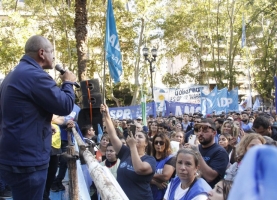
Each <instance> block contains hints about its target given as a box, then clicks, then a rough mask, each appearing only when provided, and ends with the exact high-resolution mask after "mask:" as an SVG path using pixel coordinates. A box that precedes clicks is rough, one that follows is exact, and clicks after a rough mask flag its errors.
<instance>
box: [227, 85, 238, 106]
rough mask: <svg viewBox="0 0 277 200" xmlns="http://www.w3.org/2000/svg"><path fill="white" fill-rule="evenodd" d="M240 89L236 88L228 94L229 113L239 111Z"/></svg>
mask: <svg viewBox="0 0 277 200" xmlns="http://www.w3.org/2000/svg"><path fill="white" fill-rule="evenodd" d="M238 96H239V95H238V88H237V87H235V88H234V89H233V90H231V91H229V92H228V93H227V98H228V101H230V104H229V111H239V104H238V102H239V98H238Z"/></svg>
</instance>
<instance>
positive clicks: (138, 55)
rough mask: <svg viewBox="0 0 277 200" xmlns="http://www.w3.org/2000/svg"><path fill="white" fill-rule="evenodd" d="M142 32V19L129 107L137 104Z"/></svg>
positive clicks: (142, 20)
mask: <svg viewBox="0 0 277 200" xmlns="http://www.w3.org/2000/svg"><path fill="white" fill-rule="evenodd" d="M143 32H144V19H143V18H141V29H140V34H139V44H138V51H137V60H136V64H135V74H134V76H135V77H134V78H135V90H134V92H133V98H132V103H131V105H136V104H137V97H138V88H139V80H138V79H139V72H140V67H139V66H140V47H141V45H142V37H143Z"/></svg>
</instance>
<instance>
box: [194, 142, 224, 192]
mask: <svg viewBox="0 0 277 200" xmlns="http://www.w3.org/2000/svg"><path fill="white" fill-rule="evenodd" d="M199 151H200V153H201V155H202V157H203V159H204V160H205V162H206V163H207V165H208V166H209V167H210V168H212V169H213V170H215V171H216V172H217V173H218V176H217V177H216V178H215V179H214V180H213V181H212V182H208V184H209V185H210V186H211V188H213V187H214V186H215V184H216V183H217V182H218V181H220V179H222V178H223V177H224V174H225V171H226V168H227V165H228V164H229V156H228V153H227V151H226V150H225V149H223V148H222V147H221V146H220V145H218V144H216V143H214V144H213V145H212V146H210V147H208V148H202V146H201V145H199ZM203 178H204V177H203Z"/></svg>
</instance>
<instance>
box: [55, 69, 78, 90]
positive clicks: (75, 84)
mask: <svg viewBox="0 0 277 200" xmlns="http://www.w3.org/2000/svg"><path fill="white" fill-rule="evenodd" d="M55 69H56V70H57V71H58V72H60V73H61V75H63V74H64V73H65V70H64V68H63V67H62V66H61V65H60V64H56V66H55ZM73 85H74V86H75V87H76V88H80V85H79V83H77V82H74V83H73Z"/></svg>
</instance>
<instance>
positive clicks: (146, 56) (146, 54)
mask: <svg viewBox="0 0 277 200" xmlns="http://www.w3.org/2000/svg"><path fill="white" fill-rule="evenodd" d="M142 52H143V56H144V58H145V60H147V61H148V62H149V64H150V77H151V90H152V100H154V89H153V75H152V73H153V72H154V69H153V66H152V63H153V62H155V61H156V57H157V49H156V48H153V49H151V54H152V57H151V58H149V57H148V56H149V48H147V47H144V48H143V49H142Z"/></svg>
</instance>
